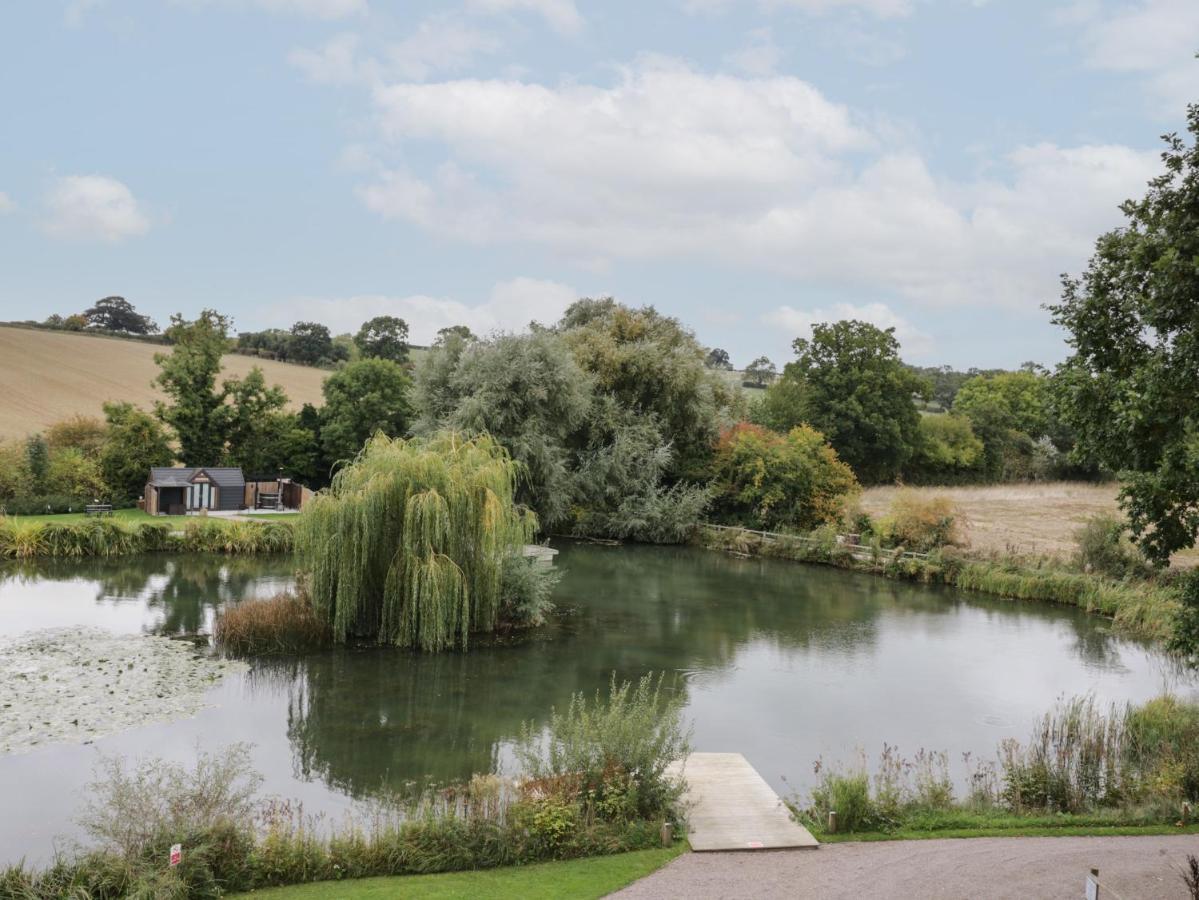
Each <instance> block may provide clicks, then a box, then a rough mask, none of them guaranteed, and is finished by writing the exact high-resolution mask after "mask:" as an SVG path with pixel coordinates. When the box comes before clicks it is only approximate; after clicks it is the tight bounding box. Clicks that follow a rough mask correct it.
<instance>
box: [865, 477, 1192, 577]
mask: <svg viewBox="0 0 1199 900" xmlns="http://www.w3.org/2000/svg"><path fill="white" fill-rule="evenodd" d="M897 490H900V488H896V487H872V488H867V489H866V490H865V491H863V493H862V500H861V505H862V509H863V510H865V511H866V512H867V513H869V514H870V515H871V516H881V515H885V514H886V512H887V509H888V507H889V506H890V505H891V498H892V497H894V496H895V492H896V491H897ZM908 490H914V491H918V492H920V493H922V494H929V495H932V494H940V495H944V496H948V497H950V498H952V499H953V501H954V502H955V503H956V504H957V507H958V510H959V511H960V513H961V514H962V515H963V516H964V517H965V520H966V536H967V538H968V539H969V541H970V546H971V548H972V549H974V550H981V551H984V552H990V551H995V552H999V553H1005V554H1006V553H1015V554H1024V553H1028V554H1046V555H1052V556H1063V557H1064V556H1069V555H1070V554H1071V553H1073V552H1074V549H1075V542H1074V533H1075V532H1076V531H1077V530H1078V529H1079V527H1080V526H1082V525H1083V523H1085V522H1086V520H1087V519H1088V518H1090V517H1091V516H1093V515H1096V514H1097V513H1107V514H1109V515H1115V516H1120V515H1121V513H1120V507H1119V506H1118V504H1117V503H1116V492H1117V486H1116V485H1115V484H1090V483H1087V482H1077V481H1054V482H1041V483H1027V484H996V485H983V486H974V487H972V486H965V487H919V488H909V489H908ZM1174 563H1175V564H1176V565H1192V566H1193V565H1199V552H1197V551H1195V550H1191V551H1188V552H1186V553H1183V554H1179V555H1178V556H1176V557H1175V559H1174Z"/></svg>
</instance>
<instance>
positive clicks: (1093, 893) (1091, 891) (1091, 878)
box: [1086, 869, 1099, 900]
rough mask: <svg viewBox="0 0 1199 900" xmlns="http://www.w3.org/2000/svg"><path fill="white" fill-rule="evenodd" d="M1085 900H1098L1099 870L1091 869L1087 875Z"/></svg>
mask: <svg viewBox="0 0 1199 900" xmlns="http://www.w3.org/2000/svg"><path fill="white" fill-rule="evenodd" d="M1086 900H1099V870H1098V869H1091V873H1090V874H1089V875H1087V893H1086Z"/></svg>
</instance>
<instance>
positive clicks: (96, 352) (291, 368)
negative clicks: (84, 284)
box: [0, 326, 329, 438]
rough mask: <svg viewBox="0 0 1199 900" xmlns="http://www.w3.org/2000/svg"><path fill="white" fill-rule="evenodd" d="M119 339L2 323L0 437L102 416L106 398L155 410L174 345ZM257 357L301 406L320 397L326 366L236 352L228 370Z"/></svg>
mask: <svg viewBox="0 0 1199 900" xmlns="http://www.w3.org/2000/svg"><path fill="white" fill-rule="evenodd" d="M169 349H170V348H168V347H163V346H159V345H155V344H143V343H140V342H138V341H125V340H121V339H120V338H111V337H100V336H97V335H87V334H72V333H70V332H62V331H39V330H36V329H29V328H11V327H4V326H0V438H11V437H23V436H25V435H27V434H32V433H34V432H36V431H40V430H41V429H43V428H45V427H46V426H47V425H51V424H53V423H54V422H58V421H60V420H62V419H65V418H68V417H70V416H73V415H75V414H77V413H78V414H81V415H87V416H100V415H102V410H101V408H100V407H101V404H102V403H104V402H105V401H107V400H128V401H130V402H131V403H136V404H137V405H138V406H141V407H143V408H145V409H150V408H151V407H152V406H153V404H154V401H155V400H156V399H159V398H160V397H161V394H160V393H159V392H158V391H157V389H155V388H154V387H152V386H151V384H150V383H151V381H153V379H154V376H155V375H156V374H158V367H157V366H156V365H154V354H155V353H160V352H163V351H164V350H169ZM255 364H257V365H258V366H261V368H262V370H263V372H264V373H265V375H266V379H267V383H268V384H278V385H280V386H281V387H282V388H283V390H284V391H286V392H287V396H288V397H289V398H290V400H291V405H292V406H293V407H294V408H296V409H298V408H299V407H300V406H301V405H302V404H304V403H316V404H319V403H320V402H321V382H322V381H324V380H325V378H327V377H328V376H329V373H328V372H327V371H325V370H324V369H314V368H311V367H308V366H297V365H292V364H289V363H280V362H273V361H271V360H263V359H254V358H252V357H248V356H238V355H235V354H231V355H229V356H226V357H225V359H224V370H223V373H222V374H224V375H245V374H246V373H247V372H249V371H250V368H251V367H252V366H254V365H255Z"/></svg>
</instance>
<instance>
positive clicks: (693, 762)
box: [681, 753, 819, 852]
mask: <svg viewBox="0 0 1199 900" xmlns="http://www.w3.org/2000/svg"><path fill="white" fill-rule="evenodd" d="M681 768H682V774H683V777H684V778H686V779H687V794H686V796H685V797H684V800H685V802H686V803H687V805H688V814H687V839H688V840H689V841H690V842H691V849H692V850H696V851H701V852H702V851H708V850H781V849H798V848H812V847H817V846H819V842H818V841H817V840H816V839H815V838H814V837H812V834H811V832H809V831H808V829H806V828H804V827H803V826H802V825H800V824H799V823H798V822H796V821H794V820H793V819H792V818H791V814H790V812H789V811H788V810H787V807H786V806H784V805H783V801H782V800H780V799H779V796H778V794H776V793H775V792H774V791H773V790H772V789H771V787H770V785H768V784H767V783H766V781H765V779H763V778H762V776H761V775H759V774H758V772H757V770H756V769H754V767H753V766H751V765H750V764H749V760H747V759H746V758H745V757H744V756H742V755H741V754H740V753H692V754H691V755H690V756H689V757H687V759H686V761H685V762H684V763H683V765H682V767H681Z"/></svg>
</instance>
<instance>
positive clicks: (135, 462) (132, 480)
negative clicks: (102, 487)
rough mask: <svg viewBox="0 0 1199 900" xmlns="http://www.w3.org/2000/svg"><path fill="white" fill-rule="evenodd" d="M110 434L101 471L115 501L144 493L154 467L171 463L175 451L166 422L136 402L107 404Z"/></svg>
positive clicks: (132, 499) (102, 450)
mask: <svg viewBox="0 0 1199 900" xmlns="http://www.w3.org/2000/svg"><path fill="white" fill-rule="evenodd" d="M104 420H105V421H106V422H107V423H108V433H107V437H106V438H105V441H104V447H103V448H102V449H101V450H100V472H101V474H102V475H103V476H104V483H105V484H106V485H107V486H108V489H109V492H110V495H111V498H112V500H113V502H114V503H129V502H132V501H134V500H136V499H137V498H138V497H140V496H141V493H142V490H143V488H144V487H145V484H146V480H147V478H148V476H149V474H150V469H151V468H152V467H153V466H169V465H170V464H171V460H172V458H173V456H174V454H173V453H172V452H171V444H170V440H169V438H168V435H167V433H166V431H165V430H164V429H163V427H162V425H161V424H160V423H159V422H158V420H156V419H155V418H154V417H153V416H151V415H150V414H149V413H147V412H144V411H143V410H140V409H138V408H137V407H136V406H134V405H133V404H132V403H105V404H104Z"/></svg>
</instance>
